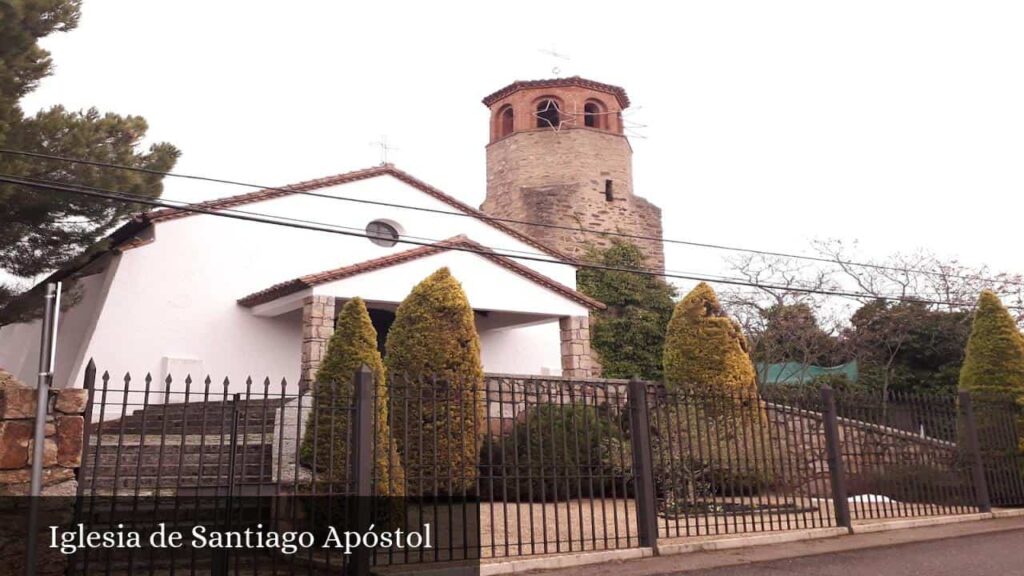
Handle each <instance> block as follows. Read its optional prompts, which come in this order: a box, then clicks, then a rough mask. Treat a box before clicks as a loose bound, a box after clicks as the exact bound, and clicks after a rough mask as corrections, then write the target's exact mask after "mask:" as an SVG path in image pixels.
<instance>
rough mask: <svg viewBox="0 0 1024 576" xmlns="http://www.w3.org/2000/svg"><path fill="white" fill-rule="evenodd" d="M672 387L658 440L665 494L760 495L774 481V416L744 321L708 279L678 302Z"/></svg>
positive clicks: (671, 340) (661, 410)
mask: <svg viewBox="0 0 1024 576" xmlns="http://www.w3.org/2000/svg"><path fill="white" fill-rule="evenodd" d="M663 364H664V370H665V388H666V391H667V393H666V394H665V396H664V398H662V399H661V400H660V401H659V403H658V405H657V406H656V407H655V408H654V410H656V413H655V414H653V416H652V425H654V426H656V427H657V430H655V431H654V433H653V438H652V444H653V450H654V454H655V468H656V470H657V475H656V477H658V478H659V479H660V481H661V483H662V486H661V488H660V490H661V492H662V493H663V497H664V498H666V499H670V500H673V501H677V502H680V503H692V501H693V500H694V498H697V497H699V496H700V495H701V493H702V492H708V493H717V494H722V495H743V494H752V493H755V492H756V491H758V490H760V489H762V488H763V487H764V486H766V485H768V484H770V483H771V482H772V474H771V470H772V456H771V451H770V450H768V449H767V448H766V447H765V445H766V442H765V441H764V440H763V438H765V437H766V436H767V432H766V427H767V426H768V419H767V415H766V413H765V409H764V404H763V402H762V401H761V399H760V397H759V395H758V392H757V379H756V373H755V371H754V365H753V363H752V362H751V360H750V356H749V353H748V348H747V341H746V338H745V337H744V335H743V331H742V330H741V329H740V326H739V324H737V323H736V322H735V321H733V320H732V319H731V318H729V317H728V316H727V315H726V314H725V312H724V311H723V310H722V307H721V305H720V304H719V302H718V297H717V296H716V295H715V292H714V290H712V289H711V287H710V286H708V285H707V284H705V283H703V282H702V283H700V284H699V285H697V287H695V288H694V289H693V290H692V291H691V292H690V293H689V294H687V295H686V296H685V297H684V298H683V299H682V300H681V301H680V302H679V303H678V304H677V305H676V308H675V310H674V311H673V313H672V319H671V320H670V321H669V324H668V330H667V332H666V335H665V351H664V360H663Z"/></svg>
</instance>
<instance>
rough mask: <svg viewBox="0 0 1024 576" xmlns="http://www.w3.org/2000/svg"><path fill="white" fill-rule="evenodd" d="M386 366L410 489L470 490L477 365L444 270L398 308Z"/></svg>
mask: <svg viewBox="0 0 1024 576" xmlns="http://www.w3.org/2000/svg"><path fill="white" fill-rule="evenodd" d="M386 364H387V368H388V378H389V380H390V383H391V389H392V397H391V410H392V414H393V418H392V422H393V423H394V429H395V438H396V440H397V441H398V448H399V452H400V453H401V454H402V457H403V462H404V464H405V470H406V474H407V478H408V482H407V485H408V488H409V493H410V495H415V496H420V495H433V494H465V493H468V492H471V491H472V490H473V488H474V487H475V485H476V479H477V458H478V457H479V454H480V443H481V440H482V430H483V422H484V412H483V411H484V404H483V368H482V366H481V363H480V341H479V337H478V336H477V333H476V327H475V325H474V322H473V309H472V308H471V307H470V305H469V301H468V300H467V299H466V295H465V293H464V292H463V291H462V286H461V285H459V283H458V281H456V280H455V278H453V277H452V275H451V273H450V272H449V271H448V269H447V268H442V269H440V270H438V271H437V272H435V273H433V274H431V275H430V276H429V277H427V278H426V279H425V280H423V281H422V282H420V283H419V284H418V285H417V286H416V287H415V288H413V290H412V292H411V293H410V294H409V296H408V297H407V298H406V299H405V301H403V302H402V304H401V305H400V306H399V307H398V310H397V312H396V313H395V320H394V323H393V324H392V325H391V330H390V331H389V332H388V338H387V344H386Z"/></svg>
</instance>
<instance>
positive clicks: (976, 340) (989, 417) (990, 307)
mask: <svg viewBox="0 0 1024 576" xmlns="http://www.w3.org/2000/svg"><path fill="white" fill-rule="evenodd" d="M960 389H961V390H966V391H968V392H969V393H970V394H971V399H972V400H974V406H975V414H976V421H977V424H978V432H979V436H981V441H982V444H983V445H982V451H983V452H984V454H983V456H984V457H985V459H986V460H987V461H989V462H992V461H993V460H995V459H998V458H1001V457H1005V456H1009V455H1012V453H1013V452H1014V451H1016V452H1017V454H1018V455H1020V456H1022V457H1024V436H1021V437H1019V438H1017V442H1016V446H998V445H995V442H996V439H998V438H1000V437H1005V434H1000V433H999V432H998V431H994V430H992V427H993V426H998V424H995V423H994V422H995V421H997V419H998V418H1001V417H1002V414H1000V413H1001V412H1004V411H1008V410H1014V411H1015V412H1016V413H1017V430H1018V431H1019V433H1020V434H1024V409H1022V407H1024V337H1022V336H1021V333H1020V330H1019V329H1018V328H1017V324H1016V322H1014V320H1013V318H1012V317H1011V316H1010V313H1009V312H1007V310H1006V308H1005V307H1004V306H1003V303H1002V302H1000V301H999V297H998V296H996V295H995V294H994V293H992V292H990V291H988V290H985V291H983V292H982V293H981V295H980V296H979V298H978V307H977V310H976V311H975V313H974V322H973V324H972V326H971V336H970V338H968V340H967V350H966V353H965V356H964V363H963V366H962V367H961V368H960ZM1022 472H1024V470H1022ZM993 496H994V497H996V496H998V495H996V494H993Z"/></svg>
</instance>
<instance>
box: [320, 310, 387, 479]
mask: <svg viewBox="0 0 1024 576" xmlns="http://www.w3.org/2000/svg"><path fill="white" fill-rule="evenodd" d="M364 364H365V365H366V366H368V367H369V368H370V370H371V371H372V372H373V381H374V389H375V392H376V396H377V397H376V402H375V408H376V410H375V414H374V423H373V424H374V446H375V449H374V452H373V453H374V481H375V485H374V488H375V490H376V494H377V495H378V496H404V495H405V472H404V470H403V469H402V463H401V460H400V459H399V457H398V450H397V446H396V445H395V441H394V439H393V437H392V435H391V430H390V427H389V425H388V389H387V385H386V380H385V376H384V362H383V361H382V360H381V357H380V352H379V351H378V350H377V331H376V330H374V329H373V323H372V322H371V321H370V314H369V312H368V311H367V310H366V304H365V303H364V302H363V301H362V299H360V298H353V299H351V300H349V301H348V302H346V303H345V305H344V306H342V307H341V311H340V312H339V314H338V321H337V325H336V326H335V329H334V334H333V335H332V336H331V339H330V340H329V341H328V342H327V352H326V353H325V355H324V359H323V362H322V363H321V364H320V368H319V369H318V370H317V373H316V380H315V384H314V388H313V408H312V411H311V412H310V416H309V420H307V422H306V431H305V434H304V437H303V442H302V450H301V456H302V461H303V463H304V464H306V465H307V466H314V465H315V466H316V469H317V473H318V474H320V475H322V477H321V478H320V479H319V480H323V481H326V482H332V483H344V482H347V481H348V479H349V476H350V473H351V470H350V466H351V461H352V460H351V458H350V456H351V450H350V446H349V438H350V436H349V435H350V433H351V425H352V422H351V414H352V413H351V406H352V402H353V398H354V394H355V390H354V387H353V385H352V380H353V378H354V376H355V374H356V372H357V371H358V370H359V368H360V367H361V366H363V365H364ZM314 429H315V432H316V443H315V446H314V438H313V436H314ZM314 453H315V454H314ZM314 456H315V457H314Z"/></svg>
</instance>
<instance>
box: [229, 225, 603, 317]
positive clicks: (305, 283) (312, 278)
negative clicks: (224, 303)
mask: <svg viewBox="0 0 1024 576" xmlns="http://www.w3.org/2000/svg"><path fill="white" fill-rule="evenodd" d="M446 250H462V251H469V252H473V253H475V254H478V255H479V256H481V257H483V258H487V259H488V260H490V261H492V262H494V263H496V264H498V265H499V266H502V267H503V268H506V269H507V270H510V271H512V272H514V273H516V274H519V275H520V276H522V277H524V278H526V279H527V280H530V281H532V282H534V283H536V284H539V285H541V286H543V287H545V288H547V289H549V290H551V291H553V292H557V293H558V294H561V295H562V296H565V297H566V298H568V299H570V300H573V301H575V302H578V303H580V304H582V305H584V306H586V307H588V308H592V309H603V308H604V307H605V305H604V304H602V303H601V302H598V301H597V300H595V299H593V298H591V297H590V296H587V295H586V294H583V293H581V292H577V291H576V290H574V289H572V288H570V287H568V286H566V285H565V284H562V283H561V282H558V281H557V280H553V279H551V278H549V277H548V276H545V275H543V274H541V273H540V272H537V271H536V270H534V269H532V268H527V267H526V266H523V265H522V264H519V263H518V262H516V261H514V260H512V259H510V258H507V257H505V256H502V255H500V254H497V253H495V252H494V251H492V250H490V249H489V248H487V247H486V246H483V245H481V244H478V243H477V242H474V241H473V240H470V239H469V238H467V237H465V236H456V237H454V238H449V239H448V240H443V241H441V242H437V243H434V244H430V245H428V246H420V247H418V248H413V249H412V250H405V251H403V252H397V253H395V254H389V255H388V256H383V257H381V258H375V259H373V260H367V261H365V262H360V263H358V264H352V265H349V266H343V267H341V268H335V269H333V270H327V271H325V272H318V273H316V274H308V275H306V276H301V277H299V278H295V279H293V280H288V281H286V282H281V283H279V284H275V285H273V286H271V287H270V288H266V289H264V290H260V291H259V292H254V293H252V294H249V295H248V296H245V297H244V298H240V299H239V300H238V303H239V304H240V305H242V306H245V307H247V308H251V307H253V306H257V305H259V304H265V303H267V302H271V301H273V300H276V299H278V298H281V297H282V296H287V295H289V294H294V293H296V292H301V291H302V290H305V289H307V288H312V287H314V286H319V285H321V284H326V283H328V282H334V281H335V280H341V279H343V278H349V277H352V276H355V275H357V274H363V273H365V272H372V271H374V270H380V269H382V268H388V267H390V266H396V265H398V264H402V263H404V262H409V261H411V260H416V259H418V258H423V257H426V256H431V255H434V254H437V253H440V252H443V251H446Z"/></svg>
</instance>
